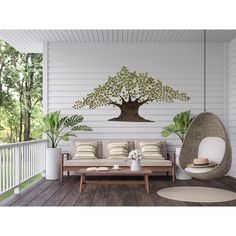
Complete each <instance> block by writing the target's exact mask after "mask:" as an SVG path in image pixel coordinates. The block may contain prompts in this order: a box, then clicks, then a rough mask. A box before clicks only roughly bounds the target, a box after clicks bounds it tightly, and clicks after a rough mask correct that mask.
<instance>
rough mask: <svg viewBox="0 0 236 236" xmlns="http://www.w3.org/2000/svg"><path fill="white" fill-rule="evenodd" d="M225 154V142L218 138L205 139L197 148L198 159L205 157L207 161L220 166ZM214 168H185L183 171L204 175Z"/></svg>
mask: <svg viewBox="0 0 236 236" xmlns="http://www.w3.org/2000/svg"><path fill="white" fill-rule="evenodd" d="M224 154H225V140H224V139H222V138H219V137H206V138H204V139H203V140H202V141H201V142H200V144H199V147H198V157H206V158H208V160H209V161H213V162H216V163H217V164H220V163H221V161H222V160H223V158H224ZM214 168H216V167H215V166H214V167H207V168H199V167H198V168H192V167H187V168H185V171H187V172H190V173H206V172H209V171H211V170H212V169H214Z"/></svg>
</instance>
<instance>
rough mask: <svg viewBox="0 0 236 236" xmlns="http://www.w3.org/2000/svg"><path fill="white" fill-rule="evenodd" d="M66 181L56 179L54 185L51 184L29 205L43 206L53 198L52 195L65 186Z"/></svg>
mask: <svg viewBox="0 0 236 236" xmlns="http://www.w3.org/2000/svg"><path fill="white" fill-rule="evenodd" d="M63 184H64V183H62V182H60V181H55V182H54V184H53V185H51V186H50V188H48V189H47V190H46V191H44V192H42V193H41V194H40V195H39V196H37V197H36V198H35V199H33V201H31V202H30V203H29V204H28V206H43V204H44V203H45V202H46V201H47V200H48V199H49V198H51V196H52V195H53V194H54V193H55V192H57V191H58V189H60V188H61V187H62V186H63Z"/></svg>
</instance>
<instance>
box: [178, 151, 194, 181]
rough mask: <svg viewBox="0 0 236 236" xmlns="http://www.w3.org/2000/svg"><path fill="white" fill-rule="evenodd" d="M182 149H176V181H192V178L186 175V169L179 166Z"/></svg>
mask: <svg viewBox="0 0 236 236" xmlns="http://www.w3.org/2000/svg"><path fill="white" fill-rule="evenodd" d="M180 151H181V147H178V148H176V149H175V154H176V179H179V180H188V179H192V178H191V177H190V176H188V175H187V174H186V172H185V171H184V169H183V168H182V167H181V166H180V164H179V155H180Z"/></svg>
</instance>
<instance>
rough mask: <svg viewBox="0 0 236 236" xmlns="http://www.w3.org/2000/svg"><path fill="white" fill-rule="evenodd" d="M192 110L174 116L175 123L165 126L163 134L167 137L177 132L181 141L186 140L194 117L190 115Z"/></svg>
mask: <svg viewBox="0 0 236 236" xmlns="http://www.w3.org/2000/svg"><path fill="white" fill-rule="evenodd" d="M190 113H191V111H184V112H181V113H179V114H177V115H176V116H175V117H174V118H173V123H172V124H170V125H168V126H165V127H163V130H162V132H161V136H162V137H163V138H166V137H168V136H170V135H171V134H177V135H178V137H179V138H180V140H181V142H183V141H184V138H185V134H186V132H187V129H188V127H189V125H190V124H191V122H192V120H193V119H194V117H191V115H190Z"/></svg>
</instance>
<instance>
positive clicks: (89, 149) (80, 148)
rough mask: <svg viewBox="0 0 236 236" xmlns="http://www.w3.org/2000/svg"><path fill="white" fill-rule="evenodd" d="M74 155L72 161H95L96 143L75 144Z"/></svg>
mask: <svg viewBox="0 0 236 236" xmlns="http://www.w3.org/2000/svg"><path fill="white" fill-rule="evenodd" d="M75 147H76V153H75V156H74V157H73V159H96V156H95V152H96V148H97V143H96V142H76V143H75Z"/></svg>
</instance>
